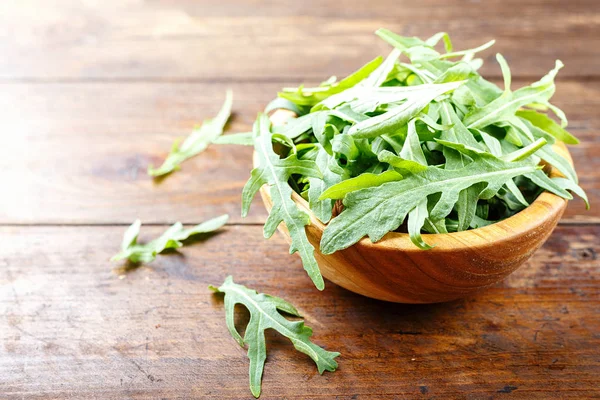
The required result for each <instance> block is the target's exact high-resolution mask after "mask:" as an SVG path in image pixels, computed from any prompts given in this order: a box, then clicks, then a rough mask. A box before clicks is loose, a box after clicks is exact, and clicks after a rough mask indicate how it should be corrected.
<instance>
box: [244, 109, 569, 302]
mask: <svg viewBox="0 0 600 400" xmlns="http://www.w3.org/2000/svg"><path fill="white" fill-rule="evenodd" d="M289 117H290V112H289V111H284V110H278V111H276V112H275V113H274V114H273V115H272V116H271V120H272V121H274V122H277V121H282V120H285V119H287V118H289ZM557 151H560V152H561V153H562V154H563V155H564V156H566V157H567V158H568V159H569V161H571V157H570V154H569V152H568V150H567V149H566V147H565V146H564V145H562V144H561V145H560V146H557ZM256 162H257V158H256V157H255V158H254V163H255V165H256ZM550 175H551V176H559V175H560V173H559V172H558V171H556V170H554V169H553V170H552V171H551V172H550ZM260 193H261V197H262V199H263V202H264V204H265V207H266V208H267V210H270V209H271V207H272V206H273V204H272V201H271V197H270V194H269V190H268V187H267V186H263V187H262V188H261V190H260ZM293 199H294V201H295V202H296V203H297V204H298V206H299V207H300V208H301V209H302V210H304V211H306V213H308V215H310V219H311V224H310V225H308V226H307V227H306V233H307V236H308V239H309V241H310V242H311V243H312V245H313V246H314V247H315V256H316V259H317V262H318V263H319V267H320V269H321V273H322V274H323V276H324V277H325V278H327V279H329V280H330V281H332V282H334V283H336V284H338V285H340V286H342V287H344V288H346V289H348V290H351V291H353V292H356V293H359V294H362V295H364V296H367V297H372V298H374V299H379V300H385V301H391V302H397V303H437V302H443V301H450V300H454V299H458V298H461V297H465V296H467V295H469V294H471V293H474V292H477V291H479V290H481V289H484V288H486V287H488V286H491V285H493V284H495V283H497V282H499V281H501V280H503V279H504V278H506V277H507V276H508V275H509V274H510V273H512V272H513V271H514V270H516V269H517V268H518V267H519V266H521V264H523V263H524V262H525V261H527V259H529V257H531V255H532V254H533V253H534V252H535V251H536V250H537V249H538V248H539V247H540V246H542V244H543V243H544V242H545V241H546V239H547V238H548V237H549V236H550V234H551V233H552V231H553V230H554V228H555V227H556V224H557V223H558V220H559V219H560V217H561V216H562V214H563V212H564V211H565V208H566V206H567V201H566V200H565V199H563V198H561V197H558V196H556V195H554V194H551V193H548V192H545V193H542V194H541V195H540V196H539V197H538V198H537V199H536V200H535V201H534V202H533V203H532V204H531V205H530V206H529V207H527V208H526V209H524V210H523V211H521V212H519V213H518V214H515V215H513V216H512V217H510V218H507V219H505V220H503V221H500V222H498V223H495V224H492V225H488V226H486V227H483V228H478V229H473V230H469V231H464V232H454V233H448V234H424V235H423V239H425V241H426V242H427V243H430V244H435V247H434V248H433V249H431V250H421V249H419V248H417V247H416V246H415V245H414V244H413V243H412V242H411V241H410V239H409V236H408V234H405V233H396V232H390V233H388V234H387V235H385V236H384V237H383V239H382V240H381V241H379V242H377V243H372V242H371V241H370V240H369V239H368V238H363V239H362V240H361V241H359V242H358V243H356V244H355V245H353V246H351V247H349V248H347V249H345V250H341V251H337V252H335V253H333V254H330V255H324V254H322V253H320V252H319V251H318V249H319V243H320V241H321V236H322V234H323V230H324V229H325V226H326V225H325V224H323V223H322V222H320V221H319V220H318V219H317V218H316V217H315V216H314V215H313V213H312V212H311V211H310V209H309V206H308V203H307V202H306V201H305V200H304V199H303V198H302V197H301V196H299V195H297V194H296V193H294V197H293ZM279 231H280V232H281V233H283V235H284V236H285V238H286V240H287V241H288V242H289V241H290V237H289V233H288V231H287V229H286V227H285V224H281V225H280V226H279Z"/></svg>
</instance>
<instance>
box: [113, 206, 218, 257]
mask: <svg viewBox="0 0 600 400" xmlns="http://www.w3.org/2000/svg"><path fill="white" fill-rule="evenodd" d="M228 219H229V215H227V214H224V215H221V216H219V217H216V218H213V219H210V220H208V221H205V222H202V223H201V224H198V225H196V226H194V227H192V228H188V229H185V228H184V227H183V225H182V224H181V222H176V223H175V224H173V225H172V226H171V227H170V228H168V229H167V230H166V231H165V232H164V233H163V234H162V235H160V236H159V237H158V238H156V239H154V240H152V241H151V242H148V243H146V244H139V243H137V238H138V235H139V233H140V228H141V226H142V223H141V222H140V220H139V219H138V220H136V221H135V222H134V223H133V224H131V226H129V228H127V230H126V231H125V234H124V235H123V242H122V243H121V251H120V252H119V253H118V254H116V255H115V256H113V257H112V258H111V259H110V260H111V261H119V260H124V259H127V260H128V261H129V262H131V263H134V264H135V263H149V262H151V261H154V259H155V258H156V256H157V254H159V253H161V252H162V251H164V250H167V249H177V248H179V247H181V246H183V243H181V242H182V241H184V240H186V239H188V238H189V237H190V236H193V235H197V234H199V233H208V232H213V231H216V230H217V229H219V228H221V227H222V226H223V225H225V223H227V220H228Z"/></svg>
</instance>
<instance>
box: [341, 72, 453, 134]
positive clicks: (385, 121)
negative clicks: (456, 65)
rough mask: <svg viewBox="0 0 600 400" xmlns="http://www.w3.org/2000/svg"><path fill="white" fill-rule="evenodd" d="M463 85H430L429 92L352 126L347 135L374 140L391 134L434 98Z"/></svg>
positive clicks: (421, 93)
mask: <svg viewBox="0 0 600 400" xmlns="http://www.w3.org/2000/svg"><path fill="white" fill-rule="evenodd" d="M463 83H464V81H460V82H448V83H442V84H435V85H431V88H430V89H429V90H427V91H425V92H420V93H419V94H418V95H415V96H411V97H410V98H408V99H407V100H406V102H404V103H403V104H402V105H400V106H398V107H396V108H393V109H392V110H390V111H388V112H386V113H384V114H381V115H378V116H376V117H373V118H369V119H367V120H366V121H363V122H359V123H358V124H356V125H353V126H352V127H351V128H350V131H349V132H348V133H349V134H350V135H352V136H354V137H357V138H374V137H377V136H380V135H383V134H393V133H394V132H396V131H397V130H398V129H400V128H401V127H402V126H403V125H406V124H407V123H408V121H410V120H411V119H412V118H414V117H415V116H417V115H418V114H419V113H420V112H421V111H422V110H423V109H424V108H425V107H426V106H427V105H428V104H429V103H431V102H432V101H433V100H434V99H435V98H436V97H438V96H440V95H442V94H444V93H446V92H449V91H451V90H454V89H456V88H457V87H459V86H460V85H462V84H463Z"/></svg>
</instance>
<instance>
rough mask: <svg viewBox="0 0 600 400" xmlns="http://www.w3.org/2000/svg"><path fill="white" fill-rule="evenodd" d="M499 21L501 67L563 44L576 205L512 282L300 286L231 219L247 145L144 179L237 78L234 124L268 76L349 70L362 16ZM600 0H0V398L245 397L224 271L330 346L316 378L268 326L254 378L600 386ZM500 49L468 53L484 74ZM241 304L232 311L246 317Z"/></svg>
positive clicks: (421, 21) (523, 74)
mask: <svg viewBox="0 0 600 400" xmlns="http://www.w3.org/2000/svg"><path fill="white" fill-rule="evenodd" d="M380 26H385V27H388V28H390V29H393V30H396V31H398V32H400V33H402V34H408V35H421V36H426V35H431V34H433V33H435V32H437V31H442V30H443V31H448V32H449V33H451V34H452V37H453V39H454V40H455V44H456V46H457V47H460V48H464V47H471V46H475V45H478V44H480V43H481V42H483V41H486V40H489V39H492V38H495V39H496V40H497V45H496V47H495V50H496V51H499V52H502V53H503V54H504V55H505V56H506V58H507V59H508V60H509V62H510V63H511V66H512V69H513V74H514V80H513V86H514V87H517V86H518V85H519V84H525V83H527V82H530V81H532V80H535V79H537V78H539V77H540V76H541V75H543V74H544V73H545V72H546V71H547V70H548V69H550V68H551V67H552V65H553V62H554V59H556V58H560V59H562V60H563V61H564V62H565V64H566V65H567V67H566V68H565V69H564V71H562V72H561V74H560V75H559V76H560V77H559V80H558V89H557V94H556V96H555V103H556V104H557V105H559V106H560V107H562V108H563V109H564V110H565V111H566V112H567V115H568V116H569V119H570V127H571V130H572V131H573V133H574V134H576V135H577V136H579V137H580V138H581V139H582V144H581V145H580V146H578V147H572V148H571V149H570V150H571V153H572V155H573V158H574V161H575V165H576V167H577V170H578V172H579V175H580V179H581V184H582V186H583V187H584V188H585V189H586V191H587V192H588V195H589V196H590V200H591V201H592V206H593V209H592V210H591V211H589V212H586V211H585V209H584V207H583V203H582V202H581V201H580V200H576V201H574V202H571V204H570V205H569V206H568V208H567V211H566V213H565V216H564V218H563V220H562V221H561V223H560V224H559V227H558V228H557V230H556V231H555V233H554V234H553V235H552V236H551V237H550V239H549V241H548V242H547V243H546V244H545V245H544V246H543V247H542V248H541V249H540V250H539V251H538V252H537V253H535V255H534V256H533V257H532V258H531V259H530V261H528V262H527V263H526V264H525V265H524V266H523V267H522V268H520V269H519V270H517V271H516V272H515V273H514V274H512V275H511V276H510V277H509V278H508V279H507V280H506V281H505V282H503V283H501V284H498V285H496V286H494V287H492V288H490V289H487V290H486V291H484V292H482V293H480V294H477V295H474V296H472V297H470V298H467V299H464V300H459V301H454V302H451V303H446V304H437V305H426V306H409V305H398V304H390V303H384V302H380V301H375V300H369V299H366V298H364V297H361V296H359V295H356V294H353V293H351V292H348V291H346V290H344V289H341V288H339V287H337V286H335V285H334V284H333V283H331V282H326V289H325V291H324V292H322V293H320V292H318V291H316V290H315V289H314V288H313V286H312V284H311V282H310V280H309V279H308V278H307V277H306V276H305V273H304V271H303V270H302V267H301V264H300V261H299V259H298V257H297V256H295V255H294V256H291V255H288V254H287V252H288V246H287V244H286V243H285V241H284V240H283V238H282V237H280V236H278V235H276V236H274V237H273V238H272V239H271V240H269V241H265V240H264V239H263V238H262V232H261V230H262V227H261V226H260V224H261V223H262V222H263V221H264V218H265V216H266V214H265V211H264V209H263V207H262V205H261V204H260V203H259V202H256V203H255V204H254V206H253V209H252V211H251V215H250V216H249V217H248V218H247V219H245V220H242V219H241V218H240V217H239V209H240V205H239V202H240V192H241V188H242V186H243V184H244V182H245V180H246V178H247V176H248V173H249V169H250V166H251V149H249V148H238V147H233V146H221V147H217V146H213V147H210V148H209V149H208V150H207V152H206V153H205V154H203V155H202V156H201V157H197V158H195V159H193V160H190V161H188V162H186V163H185V164H184V166H183V170H182V171H180V172H177V173H176V174H174V175H173V176H170V177H168V178H167V179H165V180H164V181H162V182H160V183H156V182H153V181H152V180H151V179H149V178H148V177H147V175H146V174H145V170H146V168H147V165H148V164H149V163H154V164H157V163H159V162H160V161H161V160H162V158H163V157H164V155H165V154H166V152H167V151H168V149H169V147H170V145H171V143H172V142H173V140H174V139H176V138H178V137H182V136H184V135H186V134H187V133H188V132H189V130H190V129H191V128H192V127H193V125H194V123H197V122H199V121H200V120H201V119H202V118H203V117H206V116H209V115H212V114H213V113H214V112H215V111H216V110H217V109H218V107H219V105H220V103H221V102H222V99H223V96H224V92H225V89H226V88H232V89H233V90H234V96H235V99H234V111H235V116H234V118H233V121H232V123H231V124H230V128H231V129H230V130H231V131H232V132H233V131H246V130H249V129H250V126H251V123H252V120H253V118H254V117H255V115H256V113H257V112H258V111H260V110H262V108H263V107H264V105H265V104H266V103H267V102H268V101H269V100H270V99H271V98H273V97H274V96H275V93H276V91H277V89H278V88H280V87H281V86H285V85H293V84H296V83H298V82H302V81H305V82H309V83H314V82H318V81H319V80H322V79H325V78H327V77H328V76H329V75H332V74H336V75H338V76H341V75H344V74H346V73H348V72H351V71H352V70H354V69H356V68H357V67H358V66H360V65H362V64H363V63H364V62H366V61H367V60H368V59H370V58H372V57H374V56H376V55H379V54H386V53H387V52H388V50H389V48H388V47H387V46H386V45H385V44H383V43H381V42H380V41H378V40H377V38H376V37H374V35H372V31H373V30H375V29H376V28H378V27H380ZM599 47H600V4H599V3H598V2H597V1H596V0H580V1H569V2H566V1H560V0H550V1H548V0H532V1H528V2H522V1H514V0H510V1H500V0H492V1H485V2H483V1H482V2H477V1H461V0H452V1H448V0H445V1H442V0H424V1H419V2H412V3H409V2H399V1H395V0H382V1H375V2H364V1H358V0H350V1H348V2H333V1H317V0H309V1H305V2H298V1H296V2H292V1H266V0H265V1H246V0H226V1H221V2H217V1H191V0H179V1H165V0H158V1H139V0H124V1H123V0H122V1H116V0H110V1H108V0H106V1H98V0H87V1H76V0H59V1H53V2H44V1H31V0H24V1H19V2H9V1H5V2H2V4H0V56H1V57H0V88H1V89H2V90H0V128H1V129H2V131H1V132H2V138H3V140H2V145H1V146H0V178H1V179H2V182H3V184H4V186H3V187H4V190H2V194H1V196H0V238H1V239H2V240H0V399H4V398H8V399H13V398H14V399H21V398H26V399H29V398H43V399H55V398H81V399H91V398H98V399H104V398H114V399H122V398H215V399H221V398H230V399H242V398H251V395H250V391H249V389H248V360H247V358H246V355H245V351H244V350H243V349H241V348H240V347H239V346H238V345H237V344H236V343H235V342H234V340H233V339H232V338H231V337H230V336H229V334H228V332H227V329H226V327H225V319H224V311H223V304H222V300H221V299H220V298H219V297H218V296H215V295H212V294H211V292H210V291H208V290H207V289H206V287H207V285H208V284H219V283H221V282H222V281H223V279H224V278H225V277H226V276H227V275H228V274H232V275H233V276H234V277H235V280H236V282H238V283H242V284H246V285H248V286H250V287H252V288H255V289H257V290H259V291H261V292H267V293H271V294H274V295H277V296H281V297H284V298H286V299H288V300H290V301H291V302H293V303H294V304H295V305H297V306H298V308H299V309H300V311H301V313H302V314H303V315H305V316H306V322H307V324H308V325H309V326H311V327H313V328H314V331H315V335H314V340H315V342H316V343H317V344H319V345H322V346H324V347H326V348H327V349H328V350H335V351H339V352H341V353H342V355H341V356H340V358H339V364H340V367H339V370H338V371H336V372H335V373H325V374H324V375H323V376H320V375H319V374H318V373H317V371H316V369H315V367H314V364H312V362H311V361H310V359H309V358H308V357H306V356H304V355H302V354H299V353H297V352H296V351H294V349H293V347H292V346H291V344H290V343H289V342H288V341H286V340H285V339H283V338H282V337H280V336H278V335H277V334H275V333H273V332H269V333H268V335H267V336H268V337H267V346H268V349H269V357H268V360H267V364H266V368H265V375H264V379H263V396H262V397H261V398H265V399H281V398H297V399H311V398H340V399H367V398H369V399H370V398H386V399H400V398H402V399H404V398H409V399H410V398H432V399H446V398H467V399H489V398H494V399H501V398H514V399H517V398H539V399H548V398H556V399H565V398H572V399H582V398H600V293H599V291H600V289H599V287H600V261H598V254H599V253H600V241H599V240H598V237H599V236H600V207H599V206H598V205H599V204H600V161H599V160H600V157H598V156H599V155H600V141H599V139H598V138H599V137H600V136H599V135H598V132H599V131H600V119H599V116H598V115H599V114H598V110H599V109H600V100H599V99H600V73H599V72H598V71H600V58H599V57H598V51H597V49H598V48H599ZM494 53H495V52H494V51H488V52H487V53H485V59H486V61H488V64H489V65H488V66H486V67H485V68H484V70H483V71H484V74H486V75H487V76H490V77H495V78H499V77H500V73H499V68H498V67H497V66H496V65H495V64H494V63H493V58H494ZM224 212H227V213H229V214H231V217H232V218H231V223H230V224H229V225H228V226H227V227H226V228H225V229H223V231H222V232H221V233H218V234H214V235H211V236H209V237H206V238H204V240H198V241H196V242H195V243H193V244H192V245H190V246H187V247H185V248H183V249H181V252H179V253H176V252H175V253H172V254H169V255H165V256H160V257H159V258H158V259H157V260H156V261H155V262H153V263H151V264H149V265H147V266H144V267H141V268H139V269H137V270H133V271H131V272H129V273H123V271H115V268H116V267H118V266H119V264H116V263H110V262H109V261H108V259H109V258H110V256H111V255H113V254H114V253H115V252H116V251H117V250H118V246H119V243H120V239H121V235H122V232H123V230H124V229H125V226H126V225H127V224H129V223H131V221H133V220H134V219H135V218H136V217H139V218H141V219H142V220H143V221H144V222H145V223H148V224H150V225H154V226H144V227H142V235H141V236H142V237H141V239H142V240H147V239H149V238H152V237H154V236H155V235H157V234H159V233H160V232H161V231H163V230H164V228H165V224H167V223H170V222H174V221H176V220H181V221H183V222H185V223H190V224H191V223H194V222H200V221H201V220H203V219H206V218H208V217H212V216H215V215H217V214H220V213H224ZM246 319H247V315H246V314H244V313H243V312H240V314H239V315H238V320H239V321H238V322H239V325H240V327H243V326H244V322H245V321H246Z"/></svg>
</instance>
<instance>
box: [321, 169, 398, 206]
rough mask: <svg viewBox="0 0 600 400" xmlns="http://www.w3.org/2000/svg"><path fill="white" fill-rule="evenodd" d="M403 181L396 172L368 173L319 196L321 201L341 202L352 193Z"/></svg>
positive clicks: (337, 185)
mask: <svg viewBox="0 0 600 400" xmlns="http://www.w3.org/2000/svg"><path fill="white" fill-rule="evenodd" d="M401 179H402V175H400V174H399V173H398V172H396V171H386V172H383V173H381V174H372V173H368V172H366V173H364V174H360V175H359V176H357V177H355V178H351V179H346V180H344V181H342V182H340V183H338V184H336V185H333V186H331V187H330V188H329V189H327V190H325V191H324V192H323V193H322V194H321V196H319V199H320V200H322V199H334V200H339V199H343V198H344V197H345V196H346V195H347V194H348V193H350V192H354V191H357V190H360V189H365V188H369V187H375V186H379V185H381V184H383V183H386V182H393V181H399V180H401Z"/></svg>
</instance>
